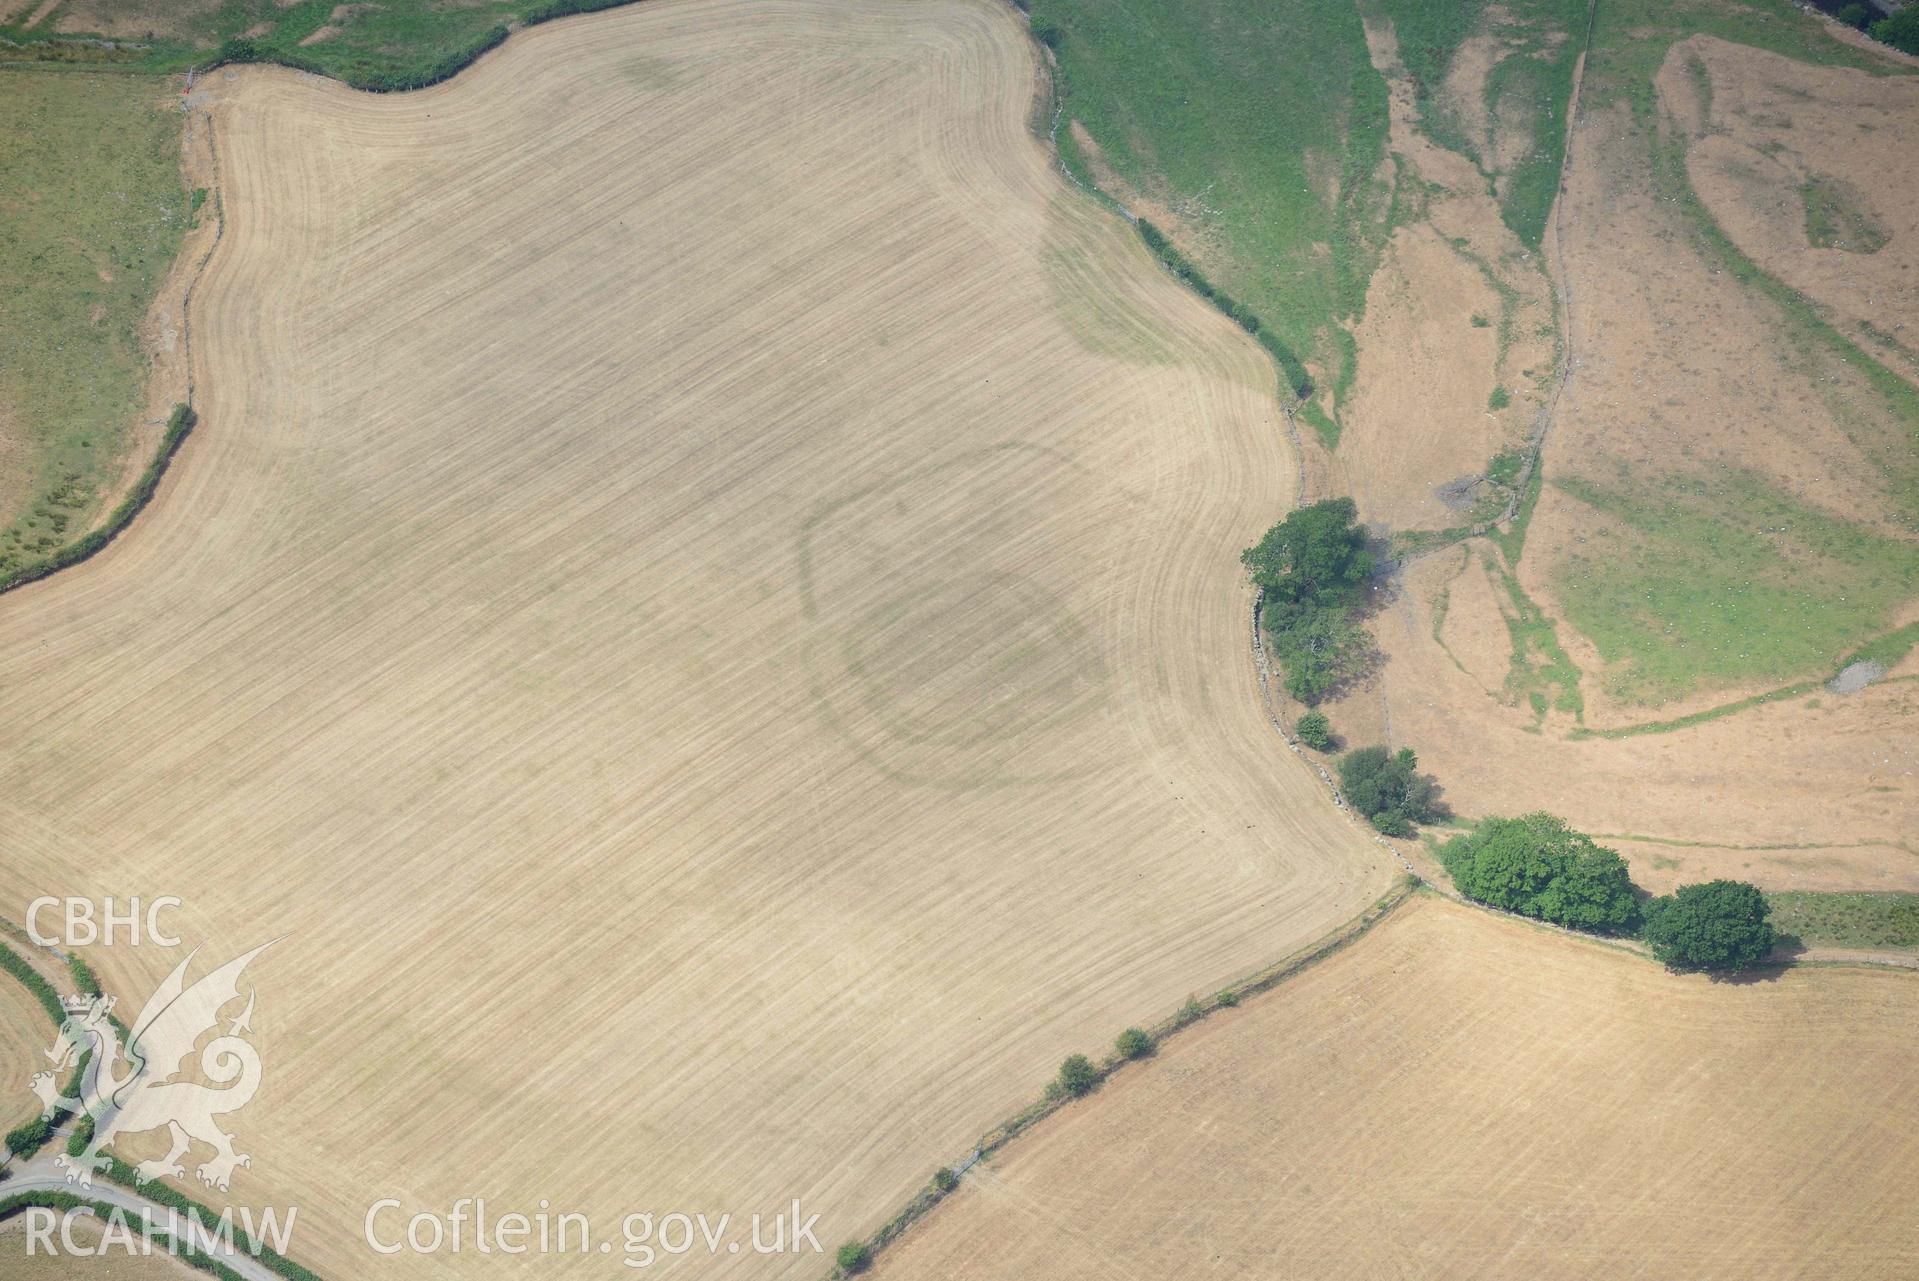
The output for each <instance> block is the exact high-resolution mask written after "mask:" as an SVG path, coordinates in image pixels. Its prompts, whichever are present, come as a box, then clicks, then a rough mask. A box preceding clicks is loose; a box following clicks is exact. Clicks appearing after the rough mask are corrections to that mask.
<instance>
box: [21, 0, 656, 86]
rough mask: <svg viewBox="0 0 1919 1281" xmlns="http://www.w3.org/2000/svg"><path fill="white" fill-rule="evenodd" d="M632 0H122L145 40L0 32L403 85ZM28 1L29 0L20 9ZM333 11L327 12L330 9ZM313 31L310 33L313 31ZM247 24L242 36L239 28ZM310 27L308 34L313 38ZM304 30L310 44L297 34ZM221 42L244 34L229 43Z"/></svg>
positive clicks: (99, 51)
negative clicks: (514, 33) (148, 29)
mask: <svg viewBox="0 0 1919 1281" xmlns="http://www.w3.org/2000/svg"><path fill="white" fill-rule="evenodd" d="M631 2H632V0H385V2H384V3H380V4H355V5H341V4H339V3H337V0H293V3H287V4H283V3H281V0H226V2H225V3H223V4H220V5H218V6H217V7H213V8H209V9H208V10H206V11H205V12H201V13H193V12H181V11H180V10H178V9H176V8H175V7H174V6H171V5H169V4H167V3H166V0H122V3H120V4H119V5H118V6H117V10H118V12H119V13H121V14H122V15H128V16H131V17H132V18H133V19H134V20H135V21H136V22H137V20H138V16H139V15H140V14H143V13H152V14H154V15H155V25H156V27H158V28H159V29H160V31H161V32H167V33H171V34H159V35H156V37H155V38H154V39H152V40H145V41H134V42H127V41H124V40H123V41H117V42H115V43H116V44H118V45H120V46H121V47H119V48H112V49H107V48H101V47H98V46H97V45H89V44H87V43H86V42H85V41H83V40H81V39H78V38H77V37H78V34H79V33H74V35H71V36H68V37H64V38H56V37H54V36H52V35H51V33H50V31H49V28H50V27H51V25H52V23H51V22H48V21H43V22H41V23H39V24H37V26H36V27H35V28H31V29H29V28H25V27H22V26H20V25H19V24H17V23H14V24H7V23H0V40H7V41H10V42H12V43H14V44H15V45H17V46H18V48H17V49H10V50H8V51H7V56H8V57H38V58H45V59H48V60H53V61H61V62H95V63H113V64H117V65H119V66H121V67H123V68H125V69H127V70H133V71H142V72H156V73H157V72H169V71H182V70H185V69H186V68H187V67H190V66H193V65H195V64H197V63H202V62H205V61H206V60H207V59H208V58H209V57H210V56H212V55H214V54H215V53H216V52H219V51H222V49H223V47H224V49H225V52H227V53H229V54H231V55H232V56H233V57H234V58H235V60H236V61H258V60H267V61H273V62H281V63H285V64H287V65H290V66H298V67H304V68H306V69H308V70H312V71H317V72H319V73H320V74H322V75H328V76H334V77H336V78H338V79H341V80H344V81H346V82H347V83H349V84H352V85H356V86H358V87H360V88H363V89H403V88H408V87H412V86H414V85H418V84H423V83H430V82H432V81H435V80H442V79H445V78H446V77H447V76H449V75H451V74H453V73H454V72H455V71H457V70H458V69H459V68H460V67H463V66H465V65H466V64H467V63H468V62H470V61H471V60H472V59H473V57H474V55H475V54H476V52H478V51H480V50H483V49H485V48H488V47H490V46H491V45H493V44H496V43H498V41H499V40H500V39H501V38H502V37H503V36H504V34H505V30H506V28H507V27H508V26H509V25H511V24H516V23H526V22H537V21H542V20H544V19H546V18H549V17H555V16H559V15H560V14H563V13H567V12H580V11H585V10H590V9H603V8H610V7H613V6H614V5H616V4H623V3H631ZM29 11H31V7H30V9H29ZM336 11H339V12H340V17H339V18H338V20H335V18H334V14H335V12H336ZM323 30H324V31H325V34H324V35H323V36H320V33H321V32H322V31H323ZM249 31H252V32H256V33H257V34H255V35H251V36H248V35H246V33H247V32H249ZM316 36H319V38H318V39H314V38H315V37H316ZM309 39H314V43H312V44H302V43H301V42H302V41H304V40H309ZM228 42H244V43H236V44H229V43H228Z"/></svg>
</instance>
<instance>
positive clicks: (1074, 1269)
mask: <svg viewBox="0 0 1919 1281" xmlns="http://www.w3.org/2000/svg"><path fill="white" fill-rule="evenodd" d="M1915 1017H1919V980H1916V979H1915V978H1914V976H1912V975H1911V974H1908V973H1891V972H1885V971H1876V972H1875V971H1868V970H1839V969H1829V970H1805V971H1794V972H1790V973H1786V974H1784V975H1781V976H1778V977H1776V978H1773V979H1770V980H1767V981H1761V982H1753V983H1747V984H1741V985H1737V986H1728V985H1723V984H1714V983H1712V982H1710V981H1708V980H1707V979H1705V978H1702V977H1697V976H1694V977H1687V978H1680V977H1675V976H1672V975H1669V974H1667V973H1665V972H1664V971H1662V970H1660V969H1658V968H1657V967H1655V966H1653V965H1650V964H1648V963H1647V962H1646V961H1645V960H1644V959H1643V958H1641V957H1637V956H1633V955H1631V954H1628V953H1626V952H1623V951H1620V950H1617V949H1613V948H1610V947H1607V946H1605V945H1603V944H1599V943H1592V942H1586V941H1582V940H1575V939H1572V938H1569V937H1566V936H1563V935H1556V934H1551V933H1548V932H1546V931H1544V930H1541V929H1539V928H1537V927H1533V926H1529V925H1527V924H1524V923H1521V922H1517V921H1513V920H1508V919H1501V918H1497V917H1494V916H1492V915H1489V914H1487V913H1484V912H1480V911H1476V910H1473V909H1470V908H1466V907H1461V906H1459V905H1457V904H1454V903H1450V902H1447V901H1445V900H1442V899H1439V898H1437V897H1435V896H1425V897H1421V898H1416V899H1414V900H1412V901H1410V902H1409V903H1408V904H1407V905H1406V906H1403V907H1401V908H1400V909H1399V910H1398V911H1397V912H1395V913H1394V915H1393V916H1391V917H1389V918H1387V920H1386V921H1385V922H1384V923H1382V924H1381V925H1379V926H1377V927H1375V929H1374V930H1373V931H1372V932H1371V933H1370V934H1368V935H1366V936H1365V937H1364V938H1362V939H1360V940H1359V941H1358V942H1357V943H1356V944H1354V945H1353V946H1352V947H1350V948H1348V949H1347V950H1346V951H1344V952H1341V953H1339V954H1337V955H1335V956H1334V957H1332V958H1330V959H1329V960H1327V961H1324V962H1322V963H1321V964H1320V965H1319V966H1317V967H1316V968H1314V969H1311V970H1308V971H1306V972H1305V973H1304V974H1302V975H1300V976H1299V977H1297V978H1294V979H1291V980H1289V981H1288V982H1287V983H1285V984H1284V985H1283V986H1281V987H1280V988H1278V989H1277V990H1275V991H1274V992H1272V993H1270V994H1268V995H1266V996H1262V997H1256V998H1254V999H1253V1000H1252V1001H1250V1002H1249V1003H1248V1004H1247V1005H1245V1006H1244V1007H1242V1008H1241V1009H1239V1010H1236V1011H1227V1012H1223V1013H1221V1014H1218V1015H1215V1016H1214V1017H1213V1018H1211V1019H1209V1020H1207V1021H1206V1022H1205V1023H1203V1024H1201V1025H1200V1026H1199V1027H1198V1028H1197V1029H1195V1030H1193V1031H1191V1032H1188V1033H1186V1034H1185V1035H1183V1036H1181V1037H1180V1038H1179V1039H1177V1040H1175V1041H1173V1042H1171V1043H1169V1044H1168V1045H1166V1046H1164V1047H1163V1048H1162V1049H1161V1051H1160V1053H1159V1054H1158V1056H1157V1057H1156V1058H1154V1059H1152V1060H1150V1061H1148V1062H1146V1063H1144V1064H1141V1065H1139V1066H1136V1067H1129V1068H1126V1069H1125V1070H1123V1071H1122V1072H1121V1073H1120V1074H1119V1075H1118V1076H1117V1077H1116V1078H1114V1079H1112V1080H1111V1081H1109V1082H1108V1083H1107V1084H1106V1085H1105V1086H1104V1087H1103V1088H1102V1089H1101V1090H1100V1091H1099V1092H1098V1093H1097V1094H1095V1095H1093V1096H1092V1097H1090V1098H1088V1099H1085V1100H1083V1101H1080V1102H1076V1103H1074V1104H1072V1105H1071V1106H1069V1107H1068V1108H1067V1109H1065V1110H1064V1111H1063V1112H1061V1113H1060V1114H1058V1115H1057V1116H1055V1117H1053V1118H1051V1119H1049V1120H1048V1121H1047V1122H1045V1123H1044V1124H1043V1125H1042V1126H1041V1127H1040V1128H1038V1129H1036V1130H1034V1131H1032V1132H1030V1133H1029V1134H1027V1135H1026V1136H1025V1137H1023V1138H1021V1139H1019V1140H1017V1141H1015V1143H1014V1144H1013V1145H1012V1146H1010V1147H1008V1148H1006V1149H1004V1150H1003V1151H1002V1153H1001V1154H999V1155H997V1156H995V1157H993V1158H992V1159H991V1160H990V1161H989V1162H988V1163H986V1164H985V1165H982V1166H979V1167H976V1168H975V1169H973V1170H972V1171H969V1172H968V1173H967V1175H966V1178H965V1181H964V1182H963V1183H962V1184H961V1186H960V1189H959V1191H958V1192H957V1193H956V1194H955V1195H954V1196H952V1197H949V1198H948V1199H947V1200H946V1201H945V1202H944V1203H942V1205H941V1206H940V1208H938V1209H937V1210H935V1211H934V1212H933V1214H932V1216H931V1217H930V1218H929V1219H927V1220H926V1221H925V1222H924V1223H923V1224H922V1225H920V1227H919V1228H918V1229H916V1230H915V1231H914V1232H913V1233H911V1234H909V1235H908V1236H907V1237H906V1238H905V1239H904V1241H902V1242H901V1243H900V1245H899V1246H897V1247H895V1248H894V1249H892V1250H889V1251H888V1252H887V1253H886V1254H884V1255H882V1256H881V1260H880V1265H879V1266H878V1267H877V1268H876V1269H875V1270H874V1275H876V1276H878V1277H880V1278H883V1279H884V1281H913V1279H914V1278H922V1277H924V1278H928V1279H929V1281H930V1279H932V1278H938V1279H939V1281H970V1279H971V1278H1002V1277H1029V1276H1035V1277H1036V1276H1044V1277H1047V1278H1051V1279H1054V1281H1076V1279H1078V1278H1087V1279H1088V1281H1091V1279H1093V1278H1107V1277H1113V1276H1151V1277H1197V1276H1205V1277H1248V1278H1251V1277H1271V1276H1313V1277H1349V1276H1368V1277H1373V1276H1419V1277H1514V1278H1548V1279H1550V1281H1569V1279H1571V1278H1594V1279H1595V1281H1597V1279H1599V1278H1612V1277H1620V1276H1708V1275H1736V1276H1740V1277H1750V1278H1755V1279H1766V1281H1796V1279H1797V1278H1804V1277H1832V1278H1838V1277H1894V1276H1899V1275H1902V1274H1903V1273H1904V1272H1905V1271H1907V1270H1908V1269H1909V1267H1910V1264H1911V1257H1912V1256H1911V1249H1912V1237H1913V1232H1914V1230H1915V1228H1919V1212H1915V1210H1914V1208H1913V1205H1912V1201H1911V1198H1910V1196H1908V1195H1907V1190H1906V1188H1905V1186H1904V1184H1905V1179H1904V1177H1903V1174H1904V1172H1905V1171H1906V1170H1908V1169H1910V1168H1911V1166H1912V1163H1913V1162H1914V1161H1915V1160H1919V1101H1916V1100H1919V1065H1916V1064H1915V1063H1914V1061H1913V1058H1912V1054H1911V1036H1910V1031H1909V1029H1910V1028H1911V1026H1912V1024H1913V1020H1914V1018H1915Z"/></svg>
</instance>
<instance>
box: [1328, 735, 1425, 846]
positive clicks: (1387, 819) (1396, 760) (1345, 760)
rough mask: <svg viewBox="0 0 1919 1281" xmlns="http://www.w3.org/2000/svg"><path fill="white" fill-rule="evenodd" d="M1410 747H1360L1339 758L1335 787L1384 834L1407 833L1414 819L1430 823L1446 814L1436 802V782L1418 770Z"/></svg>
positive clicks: (1410, 831) (1408, 833)
mask: <svg viewBox="0 0 1919 1281" xmlns="http://www.w3.org/2000/svg"><path fill="white" fill-rule="evenodd" d="M1418 766H1419V758H1418V757H1417V756H1415V755H1413V749H1412V748H1410V747H1402V748H1400V749H1399V750H1398V751H1397V752H1388V751H1387V750H1386V749H1385V748H1383V747H1361V748H1358V749H1357V750H1355V751H1351V752H1348V753H1346V754H1345V755H1344V756H1342V757H1340V758H1339V788H1340V790H1341V791H1342V792H1344V793H1345V794H1346V801H1347V803H1348V804H1349V805H1351V806H1352V807H1353V808H1354V809H1356V810H1358V811H1359V812H1360V813H1361V814H1364V815H1365V816H1366V817H1367V819H1369V820H1370V821H1371V822H1372V825H1373V826H1374V827H1376V828H1378V829H1379V830H1380V831H1382V832H1384V833H1385V834H1386V835H1388V836H1399V837H1407V836H1411V835H1412V834H1413V826H1414V824H1416V823H1432V822H1436V821H1437V820H1439V819H1442V818H1444V817H1445V816H1446V812H1445V809H1444V807H1443V806H1441V805H1440V803H1439V784H1438V783H1436V782H1434V781H1433V777H1432V775H1430V774H1421V773H1420V772H1419V770H1418Z"/></svg>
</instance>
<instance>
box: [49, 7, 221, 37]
mask: <svg viewBox="0 0 1919 1281" xmlns="http://www.w3.org/2000/svg"><path fill="white" fill-rule="evenodd" d="M221 3H222V0H166V3H164V4H156V3H154V0H69V2H68V3H67V4H66V5H65V6H64V7H62V8H61V10H60V16H59V21H58V22H56V23H55V24H54V30H56V31H60V32H66V33H73V34H82V33H84V34H87V35H101V36H113V37H115V38H117V39H123V40H144V39H148V38H161V39H164V38H166V37H168V36H185V35H189V34H191V33H192V32H193V31H194V30H195V29H196V28H197V27H198V26H199V25H200V24H199V21H198V20H199V19H200V18H201V17H203V16H205V15H206V14H209V13H212V12H213V11H214V10H215V9H218V8H219V7H220V6H221Z"/></svg>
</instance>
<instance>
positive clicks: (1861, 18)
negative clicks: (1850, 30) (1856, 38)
mask: <svg viewBox="0 0 1919 1281" xmlns="http://www.w3.org/2000/svg"><path fill="white" fill-rule="evenodd" d="M1832 16H1833V17H1835V18H1837V19H1838V20H1839V21H1841V22H1843V23H1845V24H1846V25H1847V26H1849V27H1857V28H1859V29H1860V30H1861V31H1863V30H1865V27H1866V23H1867V21H1868V20H1870V19H1871V17H1872V14H1871V13H1870V12H1868V11H1867V9H1866V6H1865V5H1863V4H1848V5H1842V6H1840V7H1839V8H1838V9H1837V10H1835V11H1834V12H1833V15H1832Z"/></svg>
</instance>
